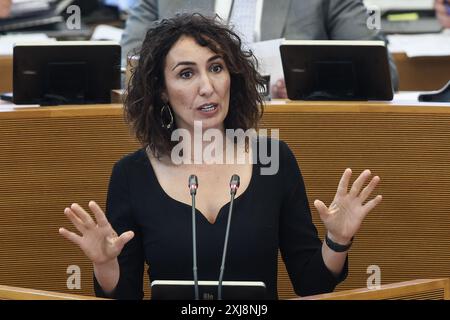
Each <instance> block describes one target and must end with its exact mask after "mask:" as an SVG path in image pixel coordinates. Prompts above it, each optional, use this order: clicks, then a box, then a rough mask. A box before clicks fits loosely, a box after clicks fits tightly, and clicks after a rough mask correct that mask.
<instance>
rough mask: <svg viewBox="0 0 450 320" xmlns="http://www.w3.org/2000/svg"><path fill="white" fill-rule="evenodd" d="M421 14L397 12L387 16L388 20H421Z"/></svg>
mask: <svg viewBox="0 0 450 320" xmlns="http://www.w3.org/2000/svg"><path fill="white" fill-rule="evenodd" d="M419 18H420V17H419V14H418V13H417V12H411V13H396V14H389V15H388V16H387V20H388V21H416V20H419Z"/></svg>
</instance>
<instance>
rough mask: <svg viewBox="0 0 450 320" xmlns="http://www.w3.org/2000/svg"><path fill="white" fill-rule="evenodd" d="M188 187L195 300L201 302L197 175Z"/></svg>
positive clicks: (190, 178) (191, 179)
mask: <svg viewBox="0 0 450 320" xmlns="http://www.w3.org/2000/svg"><path fill="white" fill-rule="evenodd" d="M188 187H189V192H190V194H191V197H192V260H193V263H192V264H193V265H192V271H193V273H194V288H195V300H199V293H198V275H197V234H196V231H195V195H196V194H197V188H198V179H197V176H196V175H195V174H192V175H190V176H189V183H188Z"/></svg>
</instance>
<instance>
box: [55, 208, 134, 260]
mask: <svg viewBox="0 0 450 320" xmlns="http://www.w3.org/2000/svg"><path fill="white" fill-rule="evenodd" d="M89 208H90V209H91V211H92V212H93V213H94V215H95V220H96V221H97V222H95V221H94V220H93V219H92V218H91V216H90V215H89V214H88V213H87V212H86V211H85V210H84V209H83V208H82V207H81V206H80V205H78V204H76V203H74V204H72V205H71V207H70V208H66V209H65V210H64V214H65V215H66V216H67V217H68V218H69V219H70V221H71V222H72V224H73V225H74V226H75V228H77V230H78V231H79V232H80V233H81V236H79V235H78V234H76V233H74V232H71V231H68V230H66V229H64V228H60V229H59V233H60V234H61V235H62V236H64V237H65V238H66V239H68V240H70V241H72V242H73V243H75V244H76V245H78V246H79V247H80V248H81V250H83V252H84V254H85V255H86V256H87V257H88V258H89V259H90V260H91V261H92V262H93V263H94V264H98V265H101V264H104V263H107V262H110V261H112V260H113V259H115V258H117V256H118V255H119V254H120V252H121V251H122V249H123V247H124V246H125V244H126V243H127V242H128V241H130V240H131V239H132V238H133V237H134V233H133V231H127V232H124V233H122V234H121V235H120V236H118V235H117V233H116V232H115V231H114V229H113V228H112V227H111V224H110V223H109V222H108V220H107V219H106V216H105V213H104V212H103V211H102V209H101V208H100V207H99V205H98V204H97V203H95V202H94V201H90V202H89Z"/></svg>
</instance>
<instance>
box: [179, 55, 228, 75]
mask: <svg viewBox="0 0 450 320" xmlns="http://www.w3.org/2000/svg"><path fill="white" fill-rule="evenodd" d="M217 59H222V56H221V55H220V54H216V55H214V56H212V57H211V58H209V59H208V62H211V61H213V60H217ZM183 65H184V66H193V65H195V62H192V61H180V62H178V63H177V64H176V65H175V66H174V67H173V68H172V71H173V70H175V68H176V67H178V66H183Z"/></svg>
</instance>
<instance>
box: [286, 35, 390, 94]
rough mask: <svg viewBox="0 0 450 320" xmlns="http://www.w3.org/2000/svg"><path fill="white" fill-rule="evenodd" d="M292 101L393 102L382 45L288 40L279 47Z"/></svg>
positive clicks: (384, 51) (383, 45)
mask: <svg viewBox="0 0 450 320" xmlns="http://www.w3.org/2000/svg"><path fill="white" fill-rule="evenodd" d="M280 51H281V60H282V63H283V72H284V79H285V82H286V90H287V94H288V97H289V99H291V100H392V99H393V88H392V83H391V75H390V69H389V59H388V52H387V49H386V46H385V44H384V42H383V41H321V40H312V41H302V40H287V41H284V42H283V43H282V44H281V46H280Z"/></svg>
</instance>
